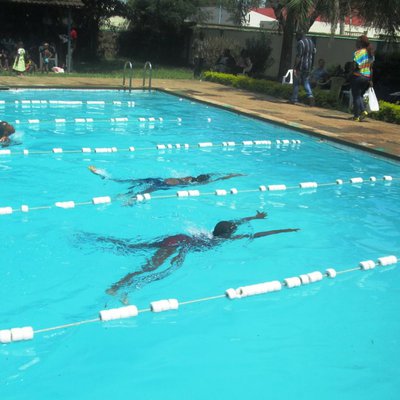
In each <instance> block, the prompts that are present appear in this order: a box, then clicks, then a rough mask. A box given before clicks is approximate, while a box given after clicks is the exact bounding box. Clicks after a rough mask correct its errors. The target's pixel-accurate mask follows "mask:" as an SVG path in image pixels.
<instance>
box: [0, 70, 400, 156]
mask: <svg viewBox="0 0 400 400" xmlns="http://www.w3.org/2000/svg"><path fill="white" fill-rule="evenodd" d="M141 83H142V82H141V80H140V81H139V80H137V79H135V80H134V82H133V85H134V86H133V87H134V88H136V89H140V88H141ZM152 84H153V88H155V89H160V90H164V91H167V92H173V93H175V94H178V95H180V96H185V97H191V98H193V99H196V100H200V101H204V102H208V103H211V104H214V105H217V106H222V107H228V108H229V109H230V110H235V111H238V112H241V113H246V114H250V115H253V116H255V117H257V118H262V119H266V120H269V121H272V122H277V123H280V124H285V125H288V126H290V127H292V128H293V127H294V128H296V129H300V130H305V131H307V132H309V133H311V134H313V135H317V136H321V137H326V138H330V139H332V140H335V141H339V142H345V143H348V144H350V145H352V146H355V147H358V148H363V149H368V150H370V151H373V152H375V153H377V154H382V155H386V156H389V157H391V158H396V159H399V160H400V139H399V136H400V126H399V125H396V124H388V123H385V122H381V121H375V120H367V121H365V122H362V123H360V122H354V121H351V120H350V119H349V118H350V117H351V115H350V114H346V113H343V112H340V111H336V110H329V109H323V108H318V107H313V108H311V107H307V106H304V105H300V106H297V105H292V104H287V103H285V102H284V101H283V100H280V99H276V98H273V97H269V96H263V95H260V94H254V93H251V92H247V91H244V90H239V89H235V88H231V87H227V86H222V85H219V84H216V83H211V82H204V81H196V80H168V79H153V81H152ZM135 85H136V86H135ZM1 86H3V87H10V88H15V87H40V88H43V87H90V88H95V87H101V88H105V87H110V88H111V87H113V88H120V87H121V79H116V78H115V79H113V78H86V77H69V76H54V75H49V76H24V77H10V76H0V88H1ZM0 99H1V91H0Z"/></svg>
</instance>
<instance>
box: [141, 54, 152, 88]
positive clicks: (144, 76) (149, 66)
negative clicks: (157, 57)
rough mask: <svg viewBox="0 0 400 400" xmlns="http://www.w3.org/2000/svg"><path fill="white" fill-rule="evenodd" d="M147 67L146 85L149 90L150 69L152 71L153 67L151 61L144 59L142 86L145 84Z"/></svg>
mask: <svg viewBox="0 0 400 400" xmlns="http://www.w3.org/2000/svg"><path fill="white" fill-rule="evenodd" d="M147 69H148V70H149V86H148V89H149V90H150V89H151V75H152V71H153V67H152V66H151V62H150V61H146V63H145V64H144V67H143V84H142V86H143V88H144V87H145V85H146V70H147Z"/></svg>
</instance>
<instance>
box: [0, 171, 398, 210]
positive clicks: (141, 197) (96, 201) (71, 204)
mask: <svg viewBox="0 0 400 400" xmlns="http://www.w3.org/2000/svg"><path fill="white" fill-rule="evenodd" d="M396 180H400V178H393V177H392V176H390V175H385V176H383V177H382V178H377V177H375V176H371V177H370V178H369V180H365V179H364V178H361V177H355V178H350V179H349V180H348V181H344V180H343V179H336V181H335V182H330V183H320V184H318V183H317V182H300V183H299V184H298V185H297V186H286V185H283V184H279V185H260V186H259V188H258V189H245V190H238V189H236V188H231V189H229V190H226V189H216V190H215V191H213V192H200V190H197V189H193V190H178V191H177V192H175V194H167V195H151V194H150V193H143V194H138V195H136V196H134V197H133V200H134V201H136V202H137V203H141V202H144V201H149V200H157V199H172V198H176V197H178V198H187V197H199V196H227V195H228V194H230V195H237V194H239V193H256V192H277V191H286V190H293V189H300V190H302V189H313V190H316V189H317V188H318V187H328V186H338V185H340V186H343V185H345V184H365V183H367V182H369V183H371V185H374V184H375V182H378V181H384V182H386V184H391V183H392V181H396ZM114 200H117V201H121V199H120V198H112V197H111V196H99V197H93V198H92V200H91V201H81V202H75V201H72V200H67V201H57V202H55V203H54V205H48V206H37V207H29V206H28V205H26V204H24V205H21V206H20V207H19V208H12V207H11V206H6V207H0V215H9V214H12V213H14V212H22V213H27V212H29V211H32V210H45V209H51V208H54V207H55V208H63V209H69V208H75V207H79V206H87V205H91V204H93V205H104V204H110V203H112V202H113V201H114Z"/></svg>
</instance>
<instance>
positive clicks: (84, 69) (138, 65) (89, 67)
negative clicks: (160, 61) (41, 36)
mask: <svg viewBox="0 0 400 400" xmlns="http://www.w3.org/2000/svg"><path fill="white" fill-rule="evenodd" d="M126 61H129V60H126V59H114V60H100V61H96V62H79V63H76V64H75V65H74V72H72V73H71V74H67V75H65V74H54V73H49V74H48V76H49V77H50V76H54V77H55V78H60V77H62V78H63V79H65V78H66V77H80V76H87V77H93V78H121V79H122V77H123V71H124V65H125V62H126ZM130 61H131V62H132V64H133V77H134V78H135V79H142V78H143V67H144V64H145V62H144V61H132V60H130ZM11 74H13V73H12V72H10V71H0V75H3V76H4V75H11ZM33 75H38V76H41V75H42V73H41V72H40V71H38V72H36V73H34V74H33ZM126 76H127V77H129V68H127V73H126ZM152 77H153V78H158V79H192V78H193V71H192V70H191V69H190V68H184V67H172V66H165V65H157V64H152Z"/></svg>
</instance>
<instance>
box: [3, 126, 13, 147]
mask: <svg viewBox="0 0 400 400" xmlns="http://www.w3.org/2000/svg"><path fill="white" fill-rule="evenodd" d="M13 133H15V129H14V127H13V126H12V125H11V124H9V123H8V122H6V121H0V143H1V144H2V145H3V146H4V145H8V144H9V143H10V136H11V135H12V134H13Z"/></svg>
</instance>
